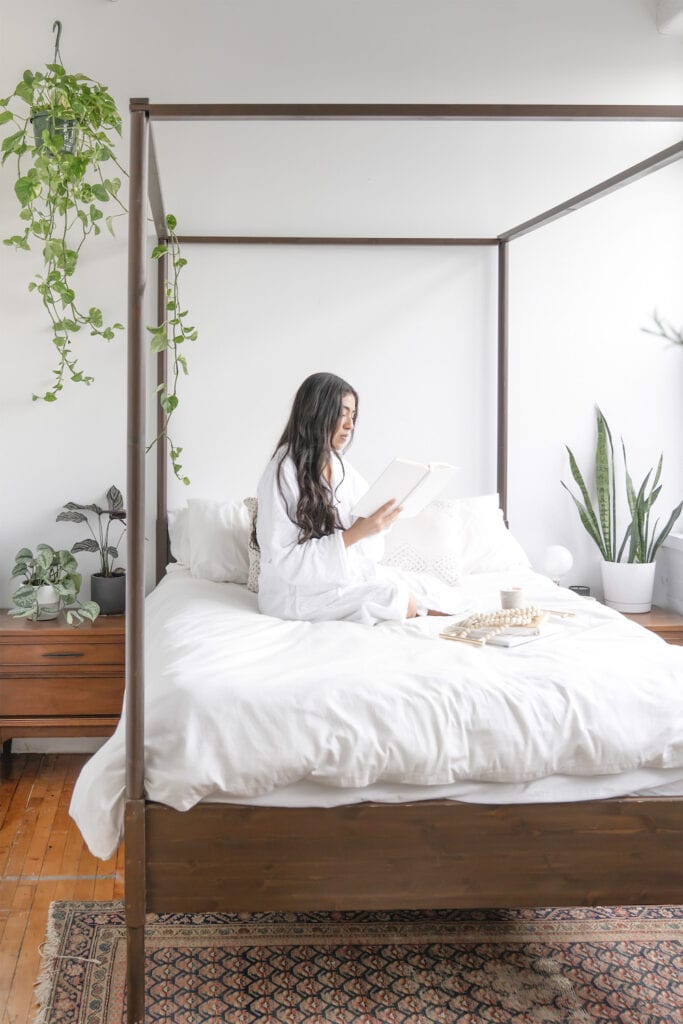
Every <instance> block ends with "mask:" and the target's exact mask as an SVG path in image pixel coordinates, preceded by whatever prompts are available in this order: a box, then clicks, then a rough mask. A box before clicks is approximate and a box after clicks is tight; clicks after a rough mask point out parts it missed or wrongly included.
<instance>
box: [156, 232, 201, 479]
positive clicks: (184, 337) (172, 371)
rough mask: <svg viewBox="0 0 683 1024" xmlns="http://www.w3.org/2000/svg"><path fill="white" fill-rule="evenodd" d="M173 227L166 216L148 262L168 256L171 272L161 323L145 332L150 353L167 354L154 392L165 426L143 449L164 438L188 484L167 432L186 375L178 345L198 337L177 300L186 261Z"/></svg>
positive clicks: (179, 476)
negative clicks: (164, 232)
mask: <svg viewBox="0 0 683 1024" xmlns="http://www.w3.org/2000/svg"><path fill="white" fill-rule="evenodd" d="M176 226H177V222H176V219H175V217H174V216H173V215H172V214H169V215H168V216H167V217H166V227H167V228H168V242H167V243H166V244H162V245H157V246H155V247H154V249H153V250H152V259H155V260H159V259H161V258H162V256H167V257H168V265H169V266H170V268H171V272H170V274H169V275H168V277H167V279H166V283H165V297H166V303H165V317H164V320H163V323H161V324H159V325H158V326H156V327H148V328H147V330H148V331H149V333H150V335H151V347H152V352H164V351H166V352H168V354H169V356H170V365H169V378H168V380H167V382H166V383H165V384H159V386H158V387H157V389H156V390H157V392H158V394H159V402H160V404H161V408H162V409H163V410H164V413H165V421H164V423H165V426H164V429H163V431H162V432H161V433H160V434H158V435H157V436H156V437H155V438H154V440H153V441H152V442H151V444H149V445H148V446H147V449H146V451H147V452H149V451H151V449H152V448H153V447H154V445H155V444H157V443H158V442H159V441H160V440H161V439H162V438H165V439H166V440H167V441H168V446H169V453H170V457H171V465H172V466H173V472H174V474H175V476H176V477H177V479H178V480H180V481H181V482H182V483H184V484H189V482H190V480H189V477H187V476H184V475H183V472H182V464H181V462H180V455H181V452H182V450H183V449H182V448H181V447H179V446H178V445H177V444H174V442H173V440H172V439H171V436H170V434H169V432H168V424H169V421H170V419H171V417H172V415H173V413H174V412H175V410H176V409H177V408H178V381H179V379H180V376H181V374H182V375H183V376H186V375H187V372H188V369H187V358H186V356H185V353H184V352H183V351H182V346H183V345H185V343H186V342H188V341H196V340H197V336H198V334H197V328H196V327H192V326H191V325H190V324H188V323H187V322H186V321H187V316H188V310H186V309H185V310H184V309H183V308H182V303H181V301H180V292H179V288H178V281H179V277H180V273H181V271H182V269H183V267H185V266H186V265H187V260H186V259H185V258H184V257H183V256H181V254H180V245H179V243H178V237H177V235H176V233H175V229H176Z"/></svg>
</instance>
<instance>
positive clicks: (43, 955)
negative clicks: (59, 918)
mask: <svg viewBox="0 0 683 1024" xmlns="http://www.w3.org/2000/svg"><path fill="white" fill-rule="evenodd" d="M54 906H55V904H54V902H52V903H50V907H49V909H48V912H47V935H46V937H45V941H44V942H42V943H41V945H40V946H39V947H38V952H39V954H40V972H39V974H38V979H37V981H36V983H35V984H34V986H33V992H34V995H35V1000H36V1002H37V1003H38V1012H37V1014H36V1016H35V1019H34V1022H33V1024H47V1012H48V1002H49V998H50V993H51V992H52V986H53V985H54V981H55V962H56V960H57V950H58V949H59V935H58V934H57V926H56V924H55V921H54V914H53V909H54Z"/></svg>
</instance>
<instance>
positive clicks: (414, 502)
mask: <svg viewBox="0 0 683 1024" xmlns="http://www.w3.org/2000/svg"><path fill="white" fill-rule="evenodd" d="M428 470H429V472H428V473H427V475H426V476H425V477H424V478H423V479H422V480H421V481H420V482H419V483H418V485H417V487H416V488H415V490H414V491H413V492H412V493H411V494H410V495H409V496H408V497H406V498H405V499H404V501H403V512H402V513H401V518H405V519H409V518H410V517H411V516H416V515H417V514H418V512H421V511H422V509H423V508H424V507H425V506H426V505H428V504H429V502H430V501H433V500H434V498H437V497H438V496H439V495H440V494H441V492H442V491H443V489H444V488H445V487H446V485H447V484H448V483H449V482H450V481H451V480H452V478H453V474H454V473H455V466H449V465H448V464H447V463H445V462H432V463H430V464H429V466H428Z"/></svg>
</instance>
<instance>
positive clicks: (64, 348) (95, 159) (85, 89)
mask: <svg viewBox="0 0 683 1024" xmlns="http://www.w3.org/2000/svg"><path fill="white" fill-rule="evenodd" d="M56 26H59V32H61V25H60V23H59V22H55V25H54V26H53V28H54V27H56ZM58 38H59V36H58ZM58 53H59V49H58V46H57V47H56V48H55V60H54V62H53V63H52V64H46V65H45V70H44V71H35V72H34V71H25V72H24V74H23V77H22V79H21V81H20V82H19V83H18V85H17V86H16V88H15V90H14V92H13V93H12V94H11V95H10V96H8V97H6V98H5V99H0V128H2V126H7V130H9V134H8V135H6V137H5V138H4V140H3V142H2V145H1V146H0V152H1V154H2V164H5V162H6V161H7V160H9V159H12V160H14V161H15V162H16V179H15V183H14V192H15V194H16V197H17V200H18V202H19V205H20V207H21V209H20V213H19V216H20V218H21V220H22V221H23V222H24V227H23V231H22V232H21V234H15V235H11V236H10V237H8V238H5V239H4V240H3V241H4V244H5V245H8V246H11V247H13V248H14V249H16V250H30V249H31V246H32V245H37V246H38V247H40V250H41V252H42V258H43V273H40V274H36V276H35V277H34V278H33V280H31V282H30V283H29V286H28V287H29V291H31V292H36V293H37V294H38V295H39V296H40V299H41V302H42V304H43V306H44V308H45V310H46V312H47V314H48V317H49V320H50V325H51V329H52V330H51V333H52V343H53V345H54V346H55V349H56V352H57V366H56V368H55V369H54V370H53V371H52V374H53V376H54V381H53V383H52V387H50V388H48V390H47V391H45V392H44V393H43V394H42V395H37V394H34V395H33V400H34V401H39V400H42V401H45V402H54V401H56V400H57V397H58V395H59V393H60V392H61V391H62V390H63V388H64V385H65V383H67V382H72V383H75V384H85V385H90V384H92V383H93V381H94V378H93V377H92V376H90V375H89V374H88V373H86V372H85V371H84V370H82V369H81V368H80V366H79V363H78V360H77V358H76V355H75V353H74V339H75V336H76V335H77V334H78V333H79V332H81V331H84V330H88V331H89V333H90V335H92V336H97V337H100V338H103V339H104V340H105V341H110V340H111V339H112V338H114V337H115V332H117V331H121V330H123V324H121V323H112V324H105V322H104V316H103V313H102V310H101V309H100V308H99V307H98V306H89V307H88V308H87V310H86V308H85V307H84V306H83V305H82V304H81V303H80V302H79V301H78V300H77V298H76V287H75V283H74V274H75V272H76V269H77V267H78V263H79V259H80V255H81V251H82V249H83V246H84V244H85V242H86V239H88V238H89V237H90V236H91V235H92V236H95V235H99V234H100V233H101V231H102V225H103V224H106V226H107V228H108V230H109V231H110V233H111V234H112V235H114V221H115V220H116V219H117V218H118V217H122V216H124V215H125V214H126V213H127V212H128V211H127V208H126V206H125V204H124V203H123V202H122V200H121V199H120V197H119V190H120V188H121V177H119V176H118V175H117V174H116V173H115V172H110V171H108V168H109V167H110V166H111V165H113V166H114V167H115V168H116V169H117V170H118V171H120V172H121V174H122V175H125V176H126V177H128V172H127V171H126V170H125V168H124V167H123V166H122V165H121V164H120V163H119V162H118V160H117V159H116V155H115V152H114V145H113V141H112V134H113V133H116V134H117V135H121V116H120V114H119V111H118V109H117V107H116V104H115V102H114V100H113V98H112V96H111V95H110V93H109V91H108V89H107V87H106V86H104V85H102V84H101V83H100V82H96V81H94V80H93V79H91V78H89V77H88V76H87V75H83V74H75V75H72V74H68V73H67V72H66V71H65V70H64V67H63V66H62V65H61V64H60V63H57V56H58ZM17 104H19V109H18V110H17V109H15V108H16V106H17ZM32 126H33V133H32ZM34 135H35V137H34ZM166 221H167V225H168V227H169V242H168V245H162V246H157V247H156V249H155V250H154V257H155V258H156V259H158V258H159V257H160V256H161V255H162V254H163V253H164V252H166V251H168V252H169V254H170V256H171V259H170V264H171V268H172V274H170V275H169V278H170V279H169V280H168V281H167V282H166V310H167V313H169V314H172V315H170V316H167V317H166V320H165V322H164V324H161V325H158V326H155V327H151V328H149V330H150V332H151V335H152V351H154V352H158V351H161V350H162V349H167V350H168V351H169V354H170V356H171V360H172V379H171V384H170V386H169V387H162V388H160V389H159V388H158V389H157V390H158V391H160V395H159V401H160V403H161V407H162V409H163V410H164V413H165V414H166V417H167V419H168V417H170V416H171V415H172V413H173V412H174V411H175V409H176V408H177V406H178V401H179V399H178V389H177V385H178V379H179V376H180V373H181V372H182V374H186V373H187V360H186V357H185V355H184V354H183V353H182V351H181V350H180V347H179V346H180V345H182V344H183V343H184V342H185V341H188V340H195V339H196V337H197V331H196V330H195V329H194V328H189V327H187V326H186V325H185V324H184V319H185V317H186V316H187V311H185V312H180V310H181V305H180V298H179V293H178V275H179V272H180V270H181V269H182V267H183V266H185V265H186V263H187V260H186V259H184V258H183V257H181V255H180V248H179V245H178V239H177V236H176V234H175V227H176V219H175V217H173V216H172V215H169V216H168V217H167V218H166ZM162 438H167V439H168V443H169V452H170V458H171V464H172V466H173V472H174V473H175V475H176V477H177V478H178V479H179V480H181V481H182V482H183V483H185V484H189V482H190V481H189V479H188V477H187V476H184V475H183V473H182V466H181V464H180V458H179V457H180V453H181V452H182V448H180V447H179V446H178V445H177V444H174V443H173V442H172V441H171V439H170V438H169V437H168V434H167V431H166V430H164V431H162V432H161V433H160V434H159V435H158V436H157V437H156V438H155V439H154V440H153V441H152V443H151V444H150V445H149V446H148V449H147V450H148V451H149V450H150V449H151V448H153V447H154V445H155V444H156V443H157V442H158V441H160V440H161V439H162Z"/></svg>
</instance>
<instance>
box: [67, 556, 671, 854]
mask: <svg viewBox="0 0 683 1024" xmlns="http://www.w3.org/2000/svg"><path fill="white" fill-rule="evenodd" d="M511 584H514V585H518V586H519V585H521V586H523V588H524V593H525V598H526V600H527V602H528V601H533V602H535V603H537V604H540V605H541V606H542V607H544V608H554V609H565V610H571V611H574V612H575V613H576V614H575V617H574V618H573V619H568V620H565V622H564V626H563V630H562V632H561V633H560V634H555V635H552V636H548V637H544V638H541V639H540V640H538V641H536V642H534V643H529V644H526V645H524V646H520V647H516V648H514V649H503V648H495V647H486V648H484V649H478V648H473V647H467V646H465V645H462V644H458V643H453V642H448V641H446V640H442V639H439V638H438V632H439V631H440V630H441V629H442V628H443V626H444V624H446V623H448V622H450V621H453V620H451V619H445V618H432V617H430V618H424V619H419V620H413V621H411V622H410V623H388V622H387V623H381V624H379V625H377V626H365V625H360V624H357V623H350V622H343V621H342V622H321V623H309V622H293V621H281V620H279V619H274V618H270V617H268V616H265V615H261V614H259V613H258V611H257V610H256V597H255V595H254V594H252V593H250V592H249V591H247V589H246V588H245V587H243V586H239V585H236V584H229V583H211V582H208V581H205V580H197V579H192V578H191V577H190V575H189V572H187V571H186V570H181V569H176V571H174V572H171V573H170V574H169V575H168V576H166V577H165V578H164V580H163V581H162V582H161V584H160V585H159V586H158V587H157V589H156V590H155V591H154V592H153V593H152V594H150V596H149V598H148V599H147V606H146V613H147V639H146V693H145V716H146V722H145V734H146V740H145V778H146V794H147V797H148V798H149V799H152V800H156V801H160V802H162V803H166V804H169V805H170V806H172V807H174V808H177V809H179V810H186V809H188V808H189V807H192V806H193V805H194V804H195V803H197V802H198V801H200V800H223V801H235V800H238V801H239V802H247V803H248V802H257V803H259V804H264V803H273V804H277V803H280V804H281V803H282V802H285V803H287V802H288V799H287V797H286V796H285V797H284V798H283V797H282V794H288V793H289V792H292V793H294V792H295V788H293V787H294V784H296V783H303V787H304V790H305V791H306V792H308V793H309V794H310V802H311V803H316V804H317V803H318V802H320V803H321V804H328V805H329V804H331V803H353V802H357V801H358V800H362V799H378V798H379V799H389V800H401V799H403V800H414V799H416V797H417V798H421V799H425V798H428V797H443V796H452V797H454V798H457V799H471V800H473V801H475V802H484V803H490V802H520V803H522V802H537V801H539V800H541V801H547V800H572V799H580V798H582V799H586V798H589V797H593V796H595V797H599V796H603V795H609V796H615V795H622V794H625V793H630V792H635V791H652V789H653V788H654V789H655V790H656V788H657V787H662V791H663V792H668V793H671V792H683V648H681V647H674V646H672V645H669V644H666V643H665V642H664V641H663V640H661V639H660V638H658V637H656V636H655V635H654V634H652V633H649V632H647V631H646V630H644V629H643V628H642V627H640V626H638V625H636V624H634V623H632V622H630V621H629V620H627V619H625V618H623V617H622V616H620V615H619V614H617V613H616V612H613V611H611V610H610V609H608V608H606V607H604V606H603V605H600V604H598V603H597V602H592V601H586V600H585V599H584V598H580V597H576V596H575V595H574V594H572V593H571V591H568V590H565V589H561V588H559V587H556V586H555V585H554V584H552V583H550V582H549V581H548V580H547V579H546V578H545V577H542V576H539V575H537V574H535V573H532V572H530V571H528V572H527V571H523V572H516V573H515V574H514V579H512V577H511V574H510V573H509V572H506V573H482V574H477V575H473V576H469V577H465V578H464V580H463V583H462V585H461V588H460V589H461V593H462V614H466V613H467V612H468V611H474V610H479V609H484V608H490V609H493V608H495V607H498V603H499V600H498V598H499V590H500V588H501V586H504V587H508V586H510V585H511ZM123 721H124V719H123V718H122V724H121V725H120V726H119V728H118V729H117V730H116V732H115V733H114V735H113V736H112V737H111V738H110V739H109V740H108V741H107V743H105V744H104V746H103V747H102V748H101V749H100V750H99V751H98V752H97V753H96V754H95V755H94V756H93V757H92V758H91V760H90V761H89V762H88V763H87V764H86V765H85V767H84V769H83V771H82V772H81V775H80V777H79V779H78V781H77V784H76V787H75V790H74V794H73V800H72V804H71V814H72V816H73V818H74V819H75V821H76V822H77V824H78V826H79V828H80V830H81V832H82V834H83V836H84V838H85V841H86V842H87V844H88V847H89V848H90V850H91V851H92V853H93V854H95V855H96V856H98V857H102V858H107V857H109V856H111V854H112V853H113V851H114V850H115V848H116V846H117V844H118V841H119V839H120V836H121V831H122V816H123V797H124V776H125V766H124V726H123ZM602 780H604V782H605V786H602V787H601V785H600V783H601V781H602ZM574 781H575V782H576V785H573V782H574ZM594 783H595V784H596V785H594ZM364 787H372V788H371V789H366V788H364ZM415 787H434V788H432V789H430V790H428V791H425V790H424V789H416V788H415ZM316 791H318V792H321V793H333V794H334V799H332V800H326V799H321V800H320V801H318V800H317V799H316V798H315V792H316ZM577 793H578V795H577ZM365 794H367V795H365ZM291 799H292V802H293V803H298V804H300V803H301V802H302V801H301V799H300V797H292V798H291Z"/></svg>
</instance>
